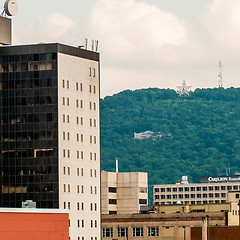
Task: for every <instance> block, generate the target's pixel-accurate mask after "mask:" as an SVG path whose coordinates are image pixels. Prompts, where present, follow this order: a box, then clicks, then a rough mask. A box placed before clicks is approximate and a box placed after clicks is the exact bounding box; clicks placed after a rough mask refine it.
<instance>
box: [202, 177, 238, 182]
mask: <svg viewBox="0 0 240 240" xmlns="http://www.w3.org/2000/svg"><path fill="white" fill-rule="evenodd" d="M221 182H240V175H232V176H210V177H200V183H221Z"/></svg>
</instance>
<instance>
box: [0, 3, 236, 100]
mask: <svg viewBox="0 0 240 240" xmlns="http://www.w3.org/2000/svg"><path fill="white" fill-rule="evenodd" d="M0 1H1V2H2V5H3V3H4V1H3V0H0ZM17 2H18V6H19V11H18V14H17V15H16V16H15V17H13V42H14V44H24V43H39V42H60V43H65V44H69V45H73V46H79V45H82V44H83V43H84V39H85V38H88V39H89V41H90V40H91V39H97V40H99V52H100V54H101V96H102V97H104V96H106V95H112V94H114V93H118V92H120V91H122V90H125V89H139V88H148V87H158V88H173V89H176V86H178V85H181V84H182V81H183V80H186V83H187V84H188V85H191V86H193V89H195V88H208V87H211V88H213V87H217V86H218V81H219V78H218V73H219V68H218V64H219V60H220V59H221V61H222V71H223V86H224V87H225V88H228V87H232V86H233V87H239V86H240V66H239V64H240V14H239V13H240V0H195V1H194V0H68V1H63V0H17ZM89 49H90V44H89Z"/></svg>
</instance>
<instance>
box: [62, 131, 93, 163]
mask: <svg viewBox="0 0 240 240" xmlns="http://www.w3.org/2000/svg"><path fill="white" fill-rule="evenodd" d="M90 137H92V136H90ZM93 139H94V144H96V136H94V138H90V143H92V141H93ZM80 155H81V156H80ZM63 157H64V158H70V157H71V151H70V150H69V149H63ZM80 157H81V159H83V151H81V152H80V151H77V159H80ZM93 158H94V160H95V161H96V160H97V154H96V153H92V152H90V160H93Z"/></svg>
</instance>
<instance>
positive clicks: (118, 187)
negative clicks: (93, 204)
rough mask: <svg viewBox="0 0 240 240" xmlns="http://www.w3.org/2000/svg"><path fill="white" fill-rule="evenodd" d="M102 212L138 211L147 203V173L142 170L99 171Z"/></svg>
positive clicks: (127, 212)
mask: <svg viewBox="0 0 240 240" xmlns="http://www.w3.org/2000/svg"><path fill="white" fill-rule="evenodd" d="M101 203H102V214H130V213H138V212H139V210H140V206H141V205H147V204H148V175H147V173H143V172H118V173H116V172H104V171H103V172H102V173H101Z"/></svg>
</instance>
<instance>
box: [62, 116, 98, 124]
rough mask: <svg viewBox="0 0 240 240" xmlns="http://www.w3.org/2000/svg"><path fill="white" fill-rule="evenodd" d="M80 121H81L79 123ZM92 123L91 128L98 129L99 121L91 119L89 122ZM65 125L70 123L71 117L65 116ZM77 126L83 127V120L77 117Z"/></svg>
mask: <svg viewBox="0 0 240 240" xmlns="http://www.w3.org/2000/svg"><path fill="white" fill-rule="evenodd" d="M79 120H80V121H79ZM89 122H90V124H89V125H90V127H92V126H94V127H96V126H97V120H96V119H91V118H90V120H89ZM63 123H70V116H69V115H65V114H63ZM76 124H77V125H79V124H80V125H83V118H82V117H80V118H79V117H76Z"/></svg>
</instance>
